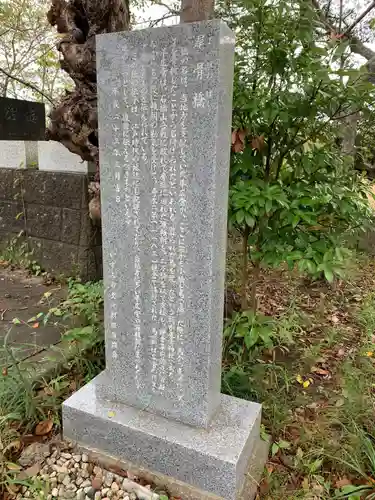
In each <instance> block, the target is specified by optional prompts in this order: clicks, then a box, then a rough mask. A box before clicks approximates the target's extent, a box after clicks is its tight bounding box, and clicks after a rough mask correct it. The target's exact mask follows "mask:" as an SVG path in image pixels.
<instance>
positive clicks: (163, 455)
mask: <svg viewBox="0 0 375 500" xmlns="http://www.w3.org/2000/svg"><path fill="white" fill-rule="evenodd" d="M101 376H102V375H99V376H98V377H96V378H95V379H94V380H93V381H92V382H90V383H89V384H87V385H86V386H85V387H83V388H82V389H80V390H79V391H78V392H76V393H75V394H73V396H71V397H70V398H69V399H68V400H67V401H65V403H64V405H63V426H64V437H65V438H66V439H70V440H72V441H75V442H77V443H78V444H79V445H81V446H84V447H86V448H88V449H94V450H100V452H102V453H104V454H108V455H110V456H112V457H116V459H118V460H120V461H125V462H126V463H131V464H132V465H133V466H136V467H138V468H139V469H140V470H142V469H145V470H146V471H149V472H151V473H154V474H156V475H158V474H159V475H165V476H168V478H169V483H170V484H171V482H173V480H176V481H178V483H179V484H181V485H182V487H184V486H185V487H186V488H189V487H191V491H192V492H193V493H192V494H191V495H190V497H189V498H191V499H194V500H195V499H198V498H200V499H208V498H217V497H218V498H224V499H225V500H238V499H239V498H241V499H242V498H246V500H247V499H248V498H249V499H250V498H251V497H253V496H254V484H255V483H256V481H257V480H259V473H261V472H262V470H263V465H264V462H265V459H266V448H267V444H264V445H263V443H261V442H260V437H259V427H260V417H261V406H260V405H259V404H256V403H250V402H248V401H244V400H241V399H237V398H232V397H229V396H225V395H222V401H221V406H220V408H219V410H218V412H217V414H216V416H215V418H214V419H213V420H212V422H211V425H210V427H209V428H208V429H201V428H197V427H191V426H188V425H185V424H181V423H179V422H177V421H173V420H168V419H166V418H163V417H160V416H158V415H155V414H152V413H149V412H147V411H143V410H138V409H136V408H132V407H130V406H126V405H123V404H118V403H111V402H108V401H103V400H99V399H97V397H96V385H97V384H100V378H101ZM246 479H247V482H246V491H243V490H244V484H245V480H246ZM249 480H250V483H249ZM251 490H252V491H251ZM194 491H195V493H194ZM247 492H248V494H247Z"/></svg>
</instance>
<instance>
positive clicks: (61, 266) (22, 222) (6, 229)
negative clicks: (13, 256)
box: [0, 169, 102, 280]
mask: <svg viewBox="0 0 375 500" xmlns="http://www.w3.org/2000/svg"><path fill="white" fill-rule="evenodd" d="M0 178H1V182H0V244H2V245H3V246H5V245H6V243H7V241H8V240H9V239H10V238H11V237H13V236H15V235H18V234H19V233H20V231H23V232H26V234H27V238H28V240H29V244H30V247H31V249H32V250H33V251H34V260H36V261H37V262H38V263H39V264H40V265H41V266H42V267H43V268H44V269H46V270H47V271H50V272H52V273H55V274H65V275H76V274H78V275H80V277H81V278H83V279H90V280H91V279H97V278H101V276H102V257H101V232H100V230H99V229H98V228H96V227H94V226H93V225H92V223H91V220H90V218H89V215H88V200H87V191H88V187H87V178H86V176H85V175H82V174H81V175H79V174H66V173H65V174H64V173H51V172H38V171H29V170H22V171H20V170H10V169H0ZM21 191H24V194H23V200H22V199H21ZM24 208H25V209H26V211H25V210H24ZM25 212H26V217H25V216H24V215H25V214H24V213H25Z"/></svg>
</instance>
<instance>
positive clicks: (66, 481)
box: [62, 475, 70, 486]
mask: <svg viewBox="0 0 375 500" xmlns="http://www.w3.org/2000/svg"><path fill="white" fill-rule="evenodd" d="M62 484H63V485H64V486H68V484H70V476H69V475H67V476H65V477H64V479H63V481H62Z"/></svg>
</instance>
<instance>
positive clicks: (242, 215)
mask: <svg viewBox="0 0 375 500" xmlns="http://www.w3.org/2000/svg"><path fill="white" fill-rule="evenodd" d="M244 219H245V212H244V211H243V210H238V212H236V221H237V223H238V224H241V223H242V222H243V221H244Z"/></svg>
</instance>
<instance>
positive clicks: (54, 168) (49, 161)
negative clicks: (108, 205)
mask: <svg viewBox="0 0 375 500" xmlns="http://www.w3.org/2000/svg"><path fill="white" fill-rule="evenodd" d="M0 168H38V169H39V170H46V171H49V172H74V173H88V172H89V171H90V165H89V164H88V162H87V161H82V160H81V158H80V157H79V156H78V155H75V154H73V153H71V152H70V151H69V150H68V149H66V147H65V146H63V145H62V144H60V143H59V142H56V141H37V142H31V141H0Z"/></svg>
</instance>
